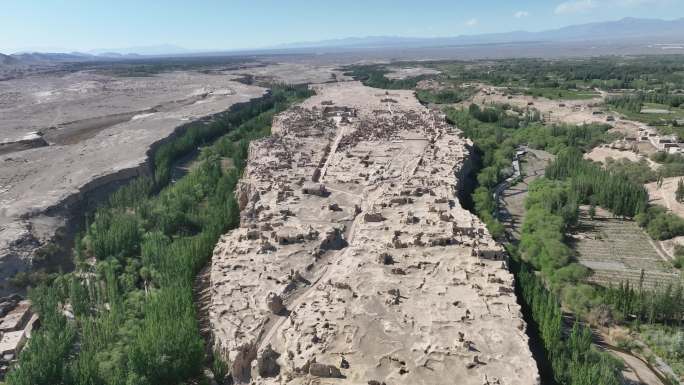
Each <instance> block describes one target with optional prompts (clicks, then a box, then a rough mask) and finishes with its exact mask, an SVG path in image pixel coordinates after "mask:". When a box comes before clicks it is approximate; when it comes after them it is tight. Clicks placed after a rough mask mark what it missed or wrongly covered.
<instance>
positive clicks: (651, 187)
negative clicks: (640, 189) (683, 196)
mask: <svg viewBox="0 0 684 385" xmlns="http://www.w3.org/2000/svg"><path fill="white" fill-rule="evenodd" d="M681 179H684V177H672V178H665V179H664V180H663V184H662V186H661V187H658V182H653V183H649V184H647V185H646V190H647V191H648V197H649V201H650V203H652V204H657V205H661V206H663V207H665V208H667V209H668V210H670V211H672V213H674V214H676V215H679V216H680V217H682V218H684V204H682V203H679V202H677V199H675V191H677V184H678V183H679V180H681Z"/></svg>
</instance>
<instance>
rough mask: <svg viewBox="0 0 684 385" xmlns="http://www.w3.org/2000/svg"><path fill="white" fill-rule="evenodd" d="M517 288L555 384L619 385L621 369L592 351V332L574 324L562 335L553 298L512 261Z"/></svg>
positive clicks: (608, 359)
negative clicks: (539, 339) (528, 312)
mask: <svg viewBox="0 0 684 385" xmlns="http://www.w3.org/2000/svg"><path fill="white" fill-rule="evenodd" d="M514 265H515V267H514V272H515V273H516V285H517V286H518V288H519V290H520V293H521V294H522V297H523V299H524V301H525V303H526V304H527V306H528V307H529V309H530V311H531V314H532V318H533V320H534V322H535V323H536V324H537V326H538V329H539V333H540V337H541V340H542V343H543V345H544V351H545V353H546V354H545V357H546V359H547V361H548V362H549V363H550V364H551V367H552V369H553V376H554V379H555V380H556V382H557V383H559V384H563V385H565V384H567V385H619V384H621V383H622V375H621V372H620V369H621V365H620V364H619V363H618V362H616V361H615V360H614V359H612V358H611V357H610V356H608V355H607V354H606V353H601V352H598V351H597V350H595V349H593V348H592V347H591V330H590V329H589V328H588V327H585V326H582V325H580V324H579V323H577V322H575V324H574V326H573V327H572V329H571V331H570V333H569V334H568V335H567V336H566V335H564V333H563V330H564V326H563V315H562V312H561V307H560V304H559V303H558V301H557V299H556V296H555V295H554V294H553V293H551V292H550V291H548V290H547V289H546V287H545V286H544V283H543V282H542V280H541V279H540V278H539V277H538V276H537V275H536V274H535V273H534V271H531V270H530V269H529V268H528V267H527V266H526V265H525V264H524V263H522V264H520V265H519V264H518V263H515V261H514Z"/></svg>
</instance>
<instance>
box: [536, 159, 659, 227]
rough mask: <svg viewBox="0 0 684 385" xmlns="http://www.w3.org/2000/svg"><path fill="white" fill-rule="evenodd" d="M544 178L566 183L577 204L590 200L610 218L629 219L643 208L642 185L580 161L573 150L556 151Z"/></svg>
mask: <svg viewBox="0 0 684 385" xmlns="http://www.w3.org/2000/svg"><path fill="white" fill-rule="evenodd" d="M545 175H546V177H547V178H550V179H558V180H569V181H570V189H571V190H572V191H574V192H575V193H576V194H577V196H578V200H579V201H580V202H582V203H587V204H588V203H592V201H593V202H595V203H596V204H598V205H599V206H601V207H604V208H606V209H607V210H610V211H611V212H612V213H613V214H614V215H618V216H622V217H630V218H631V217H634V216H635V215H636V214H638V213H640V212H642V211H643V210H645V209H646V204H647V202H648V194H647V193H646V190H645V189H644V187H643V186H642V185H638V184H636V183H633V182H631V181H629V180H628V179H627V178H625V177H624V176H623V175H620V174H614V173H612V172H610V171H608V170H606V169H604V168H603V167H601V166H600V165H598V164H595V163H591V162H589V161H586V160H584V159H583V158H582V152H581V151H579V150H578V149H576V148H568V149H566V150H563V151H561V152H559V153H558V155H557V157H556V159H555V161H553V162H552V163H551V164H549V166H548V167H547V168H546V173H545Z"/></svg>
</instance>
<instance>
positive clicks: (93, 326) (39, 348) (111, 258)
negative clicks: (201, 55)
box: [7, 86, 308, 385]
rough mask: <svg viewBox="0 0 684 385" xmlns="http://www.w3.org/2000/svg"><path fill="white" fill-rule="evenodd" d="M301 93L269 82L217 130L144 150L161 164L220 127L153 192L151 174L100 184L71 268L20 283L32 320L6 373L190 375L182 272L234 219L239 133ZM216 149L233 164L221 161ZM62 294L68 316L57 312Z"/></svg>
mask: <svg viewBox="0 0 684 385" xmlns="http://www.w3.org/2000/svg"><path fill="white" fill-rule="evenodd" d="M305 95H308V91H307V90H306V89H305V88H303V87H285V86H277V87H274V88H273V95H272V96H271V97H269V98H267V99H268V100H270V101H271V103H270V104H269V105H264V104H263V101H259V102H254V103H255V105H256V106H252V107H253V108H252V107H249V106H247V107H245V108H246V110H247V111H251V112H250V113H244V112H240V110H236V111H232V112H231V113H229V114H227V115H226V116H225V117H224V119H222V120H220V121H221V122H222V123H218V122H217V123H216V124H217V125H223V127H222V128H221V130H218V128H216V131H214V129H211V130H210V131H202V130H199V131H197V132H195V133H193V134H188V136H185V135H181V136H179V137H178V138H176V139H175V140H179V141H181V142H182V143H183V144H180V145H175V144H173V141H172V142H170V143H169V147H168V148H169V149H170V150H167V151H165V152H164V155H163V157H156V158H155V160H159V159H161V161H160V163H159V165H161V166H159V167H164V168H165V169H166V170H169V169H170V167H171V165H172V164H173V161H174V159H176V158H178V157H181V156H183V155H185V153H186V150H188V149H190V148H191V146H190V145H189V144H187V143H192V146H193V147H194V146H196V145H197V144H198V143H202V142H204V141H206V140H209V139H208V137H207V136H204V134H205V133H209V134H207V135H216V134H215V132H218V131H223V132H228V134H226V135H224V136H223V137H221V138H220V139H219V140H218V141H217V142H216V143H215V144H214V145H212V146H210V147H207V148H205V149H204V150H203V151H202V152H201V154H200V155H199V157H198V159H197V166H196V167H193V168H192V171H190V172H189V173H188V174H187V175H186V176H184V177H183V178H181V179H180V180H178V181H176V182H175V183H173V184H170V185H168V186H167V187H165V188H163V189H162V190H161V191H160V192H159V194H158V195H156V196H153V195H151V189H152V186H153V185H154V184H156V183H160V181H163V180H164V179H160V178H154V181H155V182H153V180H152V179H140V180H139V181H136V182H134V183H132V184H130V185H128V186H127V187H124V188H122V189H121V190H119V192H117V193H116V194H114V195H112V197H111V199H110V200H109V202H108V204H106V205H104V206H103V207H101V208H99V209H98V210H97V211H96V213H95V215H94V216H93V218H92V220H91V223H90V224H89V226H88V227H87V229H86V231H85V233H84V235H83V237H82V238H81V239H79V240H78V241H77V246H76V250H75V257H76V259H77V265H78V270H77V271H75V272H74V273H71V274H64V275H62V276H59V277H58V278H57V279H55V280H54V281H53V282H52V283H51V284H50V285H49V286H44V287H40V288H38V289H35V290H32V291H31V294H30V297H31V298H32V300H33V301H34V303H35V304H36V306H37V308H38V311H39V313H40V314H41V319H42V327H41V328H40V329H39V330H38V331H37V332H36V333H35V334H34V336H33V337H32V339H31V342H30V344H29V345H28V346H27V348H26V349H24V351H22V352H21V354H20V356H19V363H18V365H17V366H16V367H15V368H13V370H12V371H11V372H10V373H9V374H8V376H7V383H8V384H10V385H24V384H26V385H28V384H31V385H35V384H65V385H67V384H68V385H86V384H88V385H93V384H96V385H100V384H101V385H133V384H135V385H138V384H140V385H145V384H150V385H152V384H164V385H168V384H180V383H186V382H187V381H189V380H191V379H199V378H201V376H202V374H201V369H202V366H203V364H204V360H205V350H204V346H203V340H202V338H201V336H200V334H199V329H198V325H197V321H196V314H195V308H194V303H193V297H192V284H193V279H194V277H195V275H196V273H197V272H198V271H199V270H200V269H201V268H202V266H203V265H204V264H205V263H206V261H207V260H208V258H209V257H210V255H211V252H212V250H213V248H214V246H215V243H216V240H217V239H218V237H219V236H220V235H221V234H222V233H224V232H225V231H226V230H228V229H230V228H233V227H235V226H237V225H239V210H238V206H237V203H236V202H235V197H234V193H233V191H234V188H235V185H236V184H237V182H238V180H239V177H240V174H241V172H242V169H243V168H244V166H245V159H246V155H247V152H246V148H247V144H248V143H249V141H250V140H252V139H255V138H259V137H263V136H265V135H268V134H269V133H270V124H271V120H272V117H273V115H274V114H275V113H276V112H278V111H280V110H282V109H283V108H285V107H286V106H287V104H288V103H291V102H292V101H294V100H298V99H299V98H300V97H302V96H305ZM267 106H268V108H267ZM243 111H244V110H243ZM236 116H238V117H236ZM226 158H232V160H233V164H234V167H232V168H230V169H225V167H223V165H222V164H223V163H224V162H223V161H224V160H225V159H226ZM157 170H160V168H157ZM161 172H163V173H167V172H168V171H161ZM157 175H159V174H157ZM167 175H168V174H167ZM65 304H69V306H68V307H67V308H66V309H67V310H69V311H70V312H71V313H72V314H73V317H74V319H73V321H70V320H67V318H66V317H65V316H64V314H62V309H63V307H64V305H65Z"/></svg>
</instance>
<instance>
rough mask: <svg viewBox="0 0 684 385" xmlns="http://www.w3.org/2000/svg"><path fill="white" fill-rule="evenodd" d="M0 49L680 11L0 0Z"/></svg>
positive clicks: (486, 0) (678, 6) (412, 30)
mask: <svg viewBox="0 0 684 385" xmlns="http://www.w3.org/2000/svg"><path fill="white" fill-rule="evenodd" d="M0 5H1V8H0V9H1V12H0V52H4V53H11V52H14V51H17V50H26V49H34V50H46V49H52V50H80V51H87V50H90V49H96V48H124V47H135V46H151V45H160V44H173V45H178V46H182V47H185V48H190V49H240V48H257V47H265V46H272V45H276V44H280V43H288V42H299V41H314V40H324V39H331V38H341V37H350V36H370V35H392V36H424V37H426V36H455V35H460V34H479V33H489V32H507V31H512V30H520V29H524V30H529V31H539V30H544V29H551V28H557V27H561V26H565V25H570V24H578V23H585V22H592V21H604V20H616V19H620V18H623V17H628V16H631V17H648V18H664V19H675V18H680V17H684V0H567V1H563V0H520V1H515V0H479V1H461V0H420V1H418V0H337V1H334V2H333V1H328V0H194V1H190V0H186V1H182V0H2V1H1V2H0Z"/></svg>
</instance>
